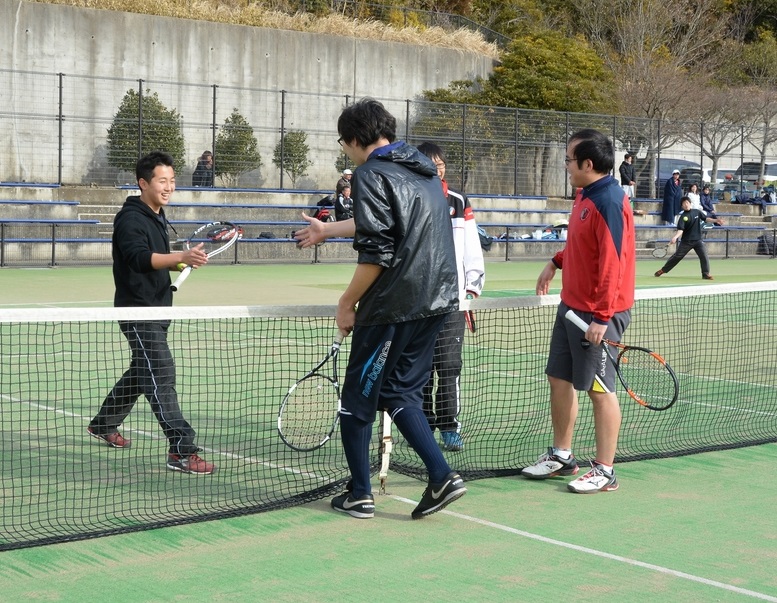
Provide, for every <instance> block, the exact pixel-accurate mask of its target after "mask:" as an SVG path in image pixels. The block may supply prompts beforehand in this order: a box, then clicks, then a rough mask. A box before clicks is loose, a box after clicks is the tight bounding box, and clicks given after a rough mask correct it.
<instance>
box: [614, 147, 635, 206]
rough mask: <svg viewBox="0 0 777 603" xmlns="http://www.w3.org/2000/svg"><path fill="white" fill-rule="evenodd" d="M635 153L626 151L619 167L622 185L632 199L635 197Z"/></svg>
mask: <svg viewBox="0 0 777 603" xmlns="http://www.w3.org/2000/svg"><path fill="white" fill-rule="evenodd" d="M633 162H634V155H632V154H631V153H626V154H625V155H624V156H623V161H622V162H621V164H620V167H619V168H618V172H619V173H620V177H621V187H622V188H623V192H624V193H626V194H627V195H628V197H629V200H631V199H632V198H633V197H634V184H635V183H634V165H633Z"/></svg>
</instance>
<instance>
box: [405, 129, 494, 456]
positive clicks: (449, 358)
mask: <svg viewBox="0 0 777 603" xmlns="http://www.w3.org/2000/svg"><path fill="white" fill-rule="evenodd" d="M418 150H419V151H421V152H422V153H423V154H424V155H426V156H427V157H429V159H431V160H432V161H434V164H435V166H437V175H438V176H439V177H440V180H441V181H442V187H443V192H444V193H445V196H446V197H447V199H448V207H449V209H450V213H451V226H452V227H453V243H454V246H455V248H456V265H457V266H456V267H457V270H458V274H459V302H460V303H462V302H464V300H465V299H467V298H469V299H474V298H476V297H478V296H479V295H480V294H481V293H482V291H483V284H484V283H485V263H484V261H483V250H482V248H481V247H480V237H479V236H478V227H477V223H476V222H475V214H474V213H473V211H472V207H471V206H470V204H469V200H468V199H467V197H466V196H464V195H463V194H461V193H458V192H456V191H453V190H450V189H449V188H448V183H447V182H446V181H445V153H444V152H443V150H442V149H441V148H440V147H439V146H437V145H436V144H434V143H431V142H424V143H421V144H419V145H418ZM462 307H463V304H462ZM465 325H466V320H465V312H463V311H462V312H453V313H451V314H449V315H448V318H447V319H446V321H445V325H444V326H443V328H442V331H440V334H439V336H438V337H437V343H436V345H435V348H434V365H433V367H432V374H431V377H430V379H429V383H428V384H427V385H426V387H425V388H424V414H426V419H427V420H428V421H429V426H430V427H431V428H432V430H434V429H435V428H437V429H439V430H440V437H441V438H442V447H443V449H444V450H448V451H451V452H456V451H458V450H462V449H463V448H464V441H463V440H462V437H461V433H460V431H461V423H460V422H459V420H458V416H459V412H460V411H461V388H460V380H461V368H462V358H461V352H462V346H463V344H464V330H465V328H466V326H465ZM435 373H436V375H437V389H436V390H435V387H434V386H435Z"/></svg>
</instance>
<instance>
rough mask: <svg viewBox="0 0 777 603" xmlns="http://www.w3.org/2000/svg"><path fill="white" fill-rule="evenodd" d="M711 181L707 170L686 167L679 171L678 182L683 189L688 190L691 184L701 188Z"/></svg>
mask: <svg viewBox="0 0 777 603" xmlns="http://www.w3.org/2000/svg"><path fill="white" fill-rule="evenodd" d="M711 181H712V177H711V176H710V171H709V170H708V169H707V168H704V169H701V168H697V167H687V168H683V169H681V170H680V182H682V185H683V188H686V189H687V188H688V187H689V186H691V184H694V183H695V184H698V185H699V188H701V187H702V186H703V185H704V184H705V183H706V184H708V183H710V182H711Z"/></svg>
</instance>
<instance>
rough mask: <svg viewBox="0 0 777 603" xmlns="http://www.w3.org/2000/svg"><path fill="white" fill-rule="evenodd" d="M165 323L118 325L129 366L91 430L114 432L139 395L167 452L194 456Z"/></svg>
mask: <svg viewBox="0 0 777 603" xmlns="http://www.w3.org/2000/svg"><path fill="white" fill-rule="evenodd" d="M168 326H169V324H168V323H167V322H142V323H141V322H120V323H119V327H120V328H121V332H122V333H123V334H124V337H126V338H127V341H128V342H129V345H130V350H131V351H132V362H131V363H130V367H129V369H127V371H126V372H125V373H124V374H123V375H122V376H121V378H120V379H119V380H118V382H117V383H116V385H115V386H114V387H113V389H112V390H111V392H110V393H109V394H108V396H107V397H106V398H105V400H104V401H103V404H102V407H101V408H100V411H99V412H98V413H97V416H95V417H94V419H92V422H91V423H90V427H92V430H93V431H94V432H95V433H97V434H109V433H114V432H116V431H117V429H118V427H119V425H121V424H122V423H123V422H124V419H126V418H127V415H129V413H130V411H131V410H132V409H133V407H134V406H135V403H136V402H137V401H138V398H139V397H140V396H141V394H142V395H144V396H146V399H147V400H148V401H149V403H150V404H151V409H152V410H153V411H154V415H155V416H156V418H157V421H159V426H160V427H161V428H162V431H163V432H164V434H165V436H166V437H167V439H168V440H169V442H170V449H169V452H171V453H174V454H180V455H188V454H192V453H194V452H197V451H198V450H199V448H197V446H196V445H195V444H194V437H195V435H196V434H195V432H194V429H193V428H192V426H191V425H189V423H188V422H187V421H186V419H185V418H184V416H183V413H182V412H181V408H180V406H179V405H178V393H177V392H176V390H175V361H174V360H173V355H172V353H171V352H170V347H169V346H168V344H167V329H168Z"/></svg>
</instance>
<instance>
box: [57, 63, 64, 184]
mask: <svg viewBox="0 0 777 603" xmlns="http://www.w3.org/2000/svg"><path fill="white" fill-rule="evenodd" d="M64 75H65V74H64V73H58V74H57V76H58V80H59V104H58V109H57V122H58V128H57V130H58V131H57V184H59V185H60V186H62V162H63V159H62V155H63V151H64V149H63V145H64V140H63V134H62V122H63V121H64V119H65V116H64V115H63V114H62V78H63V77H64Z"/></svg>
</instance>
